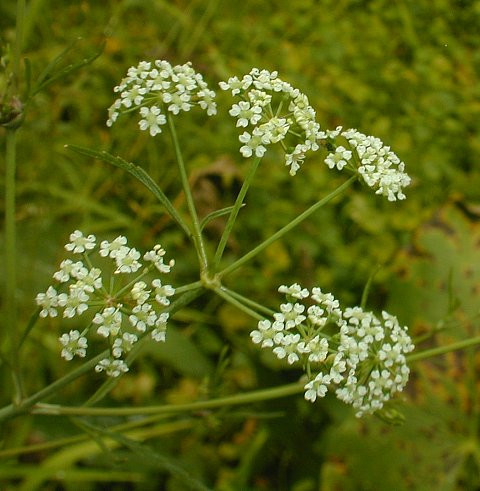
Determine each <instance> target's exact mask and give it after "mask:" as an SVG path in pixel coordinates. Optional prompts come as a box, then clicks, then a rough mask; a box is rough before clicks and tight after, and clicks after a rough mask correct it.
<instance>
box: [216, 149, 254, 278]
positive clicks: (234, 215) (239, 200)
mask: <svg viewBox="0 0 480 491" xmlns="http://www.w3.org/2000/svg"><path fill="white" fill-rule="evenodd" d="M261 160H262V158H261V157H256V158H255V159H253V160H252V162H251V164H250V168H249V169H248V173H247V175H246V177H245V180H244V181H243V184H242V188H241V189H240V192H239V193H238V196H237V199H236V200H235V204H234V205H233V208H232V211H231V212H230V216H229V217H228V221H227V224H226V225H225V230H224V231H223V234H222V236H221V238H220V242H219V243H218V247H217V250H216V252H215V258H214V260H213V269H214V271H215V270H216V269H217V267H218V264H219V263H220V260H221V259H222V256H223V252H224V250H225V246H226V245H227V241H228V238H229V237H230V234H231V232H232V229H233V226H234V224H235V220H236V219H237V216H238V212H239V211H240V208H241V207H242V205H243V200H244V198H245V196H246V194H247V191H248V189H249V188H250V185H251V184H252V181H253V177H254V176H255V173H256V172H257V169H258V165H259V164H260V162H261Z"/></svg>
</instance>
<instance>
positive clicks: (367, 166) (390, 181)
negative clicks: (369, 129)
mask: <svg viewBox="0 0 480 491" xmlns="http://www.w3.org/2000/svg"><path fill="white" fill-rule="evenodd" d="M339 135H340V136H341V137H343V138H345V139H346V140H347V142H348V145H349V147H350V149H346V148H344V147H343V146H341V145H340V146H336V144H335V139H336V138H337V137H338V136H339ZM319 138H320V139H322V140H327V141H328V144H329V146H334V147H335V151H334V152H332V153H329V154H328V155H327V157H326V159H325V163H326V164H327V165H328V167H330V169H333V168H335V167H336V168H337V169H338V170H342V169H343V168H344V167H345V166H347V167H348V168H350V170H352V171H353V172H358V173H359V174H360V175H361V176H362V179H363V180H364V181H365V183H366V184H367V185H368V186H369V187H371V188H372V189H374V190H375V193H376V194H381V195H383V196H386V197H387V199H388V200H389V201H396V200H397V199H398V200H402V199H405V194H404V193H403V188H405V187H406V186H408V185H409V184H410V182H411V179H410V176H409V175H408V174H407V173H406V172H405V164H404V163H403V162H402V161H401V160H400V159H399V158H398V156H397V155H396V154H395V153H393V152H392V151H391V150H390V147H388V146H385V145H384V144H383V142H382V140H380V139H379V138H376V137H374V136H367V135H364V134H363V133H360V132H359V131H357V130H355V129H349V130H346V131H342V127H341V126H339V127H337V128H336V129H335V130H332V131H326V132H321V133H320V134H319ZM354 154H355V155H354Z"/></svg>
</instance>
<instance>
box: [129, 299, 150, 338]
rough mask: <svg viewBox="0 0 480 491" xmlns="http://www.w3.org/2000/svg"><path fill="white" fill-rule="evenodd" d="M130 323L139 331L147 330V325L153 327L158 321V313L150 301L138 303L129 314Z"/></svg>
mask: <svg viewBox="0 0 480 491" xmlns="http://www.w3.org/2000/svg"><path fill="white" fill-rule="evenodd" d="M128 319H129V321H130V324H132V326H133V327H135V328H136V329H137V331H139V332H145V331H146V330H147V327H152V326H153V325H155V322H156V321H157V314H156V313H155V311H154V310H153V308H152V306H151V305H150V304H149V303H144V304H142V305H137V306H135V307H134V308H133V309H132V314H131V315H130V316H129V318H128Z"/></svg>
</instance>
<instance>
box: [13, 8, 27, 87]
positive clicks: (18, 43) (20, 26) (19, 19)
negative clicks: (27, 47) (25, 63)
mask: <svg viewBox="0 0 480 491" xmlns="http://www.w3.org/2000/svg"><path fill="white" fill-rule="evenodd" d="M24 31H25V0H17V16H16V26H15V50H14V57H13V74H14V77H15V80H14V82H13V83H14V87H15V89H17V88H18V81H19V78H20V61H21V58H22V50H23V39H24Z"/></svg>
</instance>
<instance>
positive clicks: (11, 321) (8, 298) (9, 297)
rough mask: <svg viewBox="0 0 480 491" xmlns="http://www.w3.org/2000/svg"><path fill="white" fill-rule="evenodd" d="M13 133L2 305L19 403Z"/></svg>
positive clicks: (10, 136)
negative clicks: (4, 292)
mask: <svg viewBox="0 0 480 491" xmlns="http://www.w3.org/2000/svg"><path fill="white" fill-rule="evenodd" d="M16 133H17V132H16V130H13V129H12V130H10V129H8V130H7V135H6V149H5V157H6V171H5V283H6V286H5V289H6V295H5V302H6V317H5V319H6V324H7V329H8V333H9V337H10V346H9V350H10V357H11V366H12V373H11V375H12V379H13V387H14V394H13V401H14V404H19V403H20V401H21V399H22V398H23V395H24V392H23V383H22V378H21V373H20V366H19V357H18V347H19V337H18V332H17V295H16V290H17V273H16V262H17V258H16V250H17V249H16V223H15V188H16V186H15V184H16V183H15V173H16V159H17V138H16Z"/></svg>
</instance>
